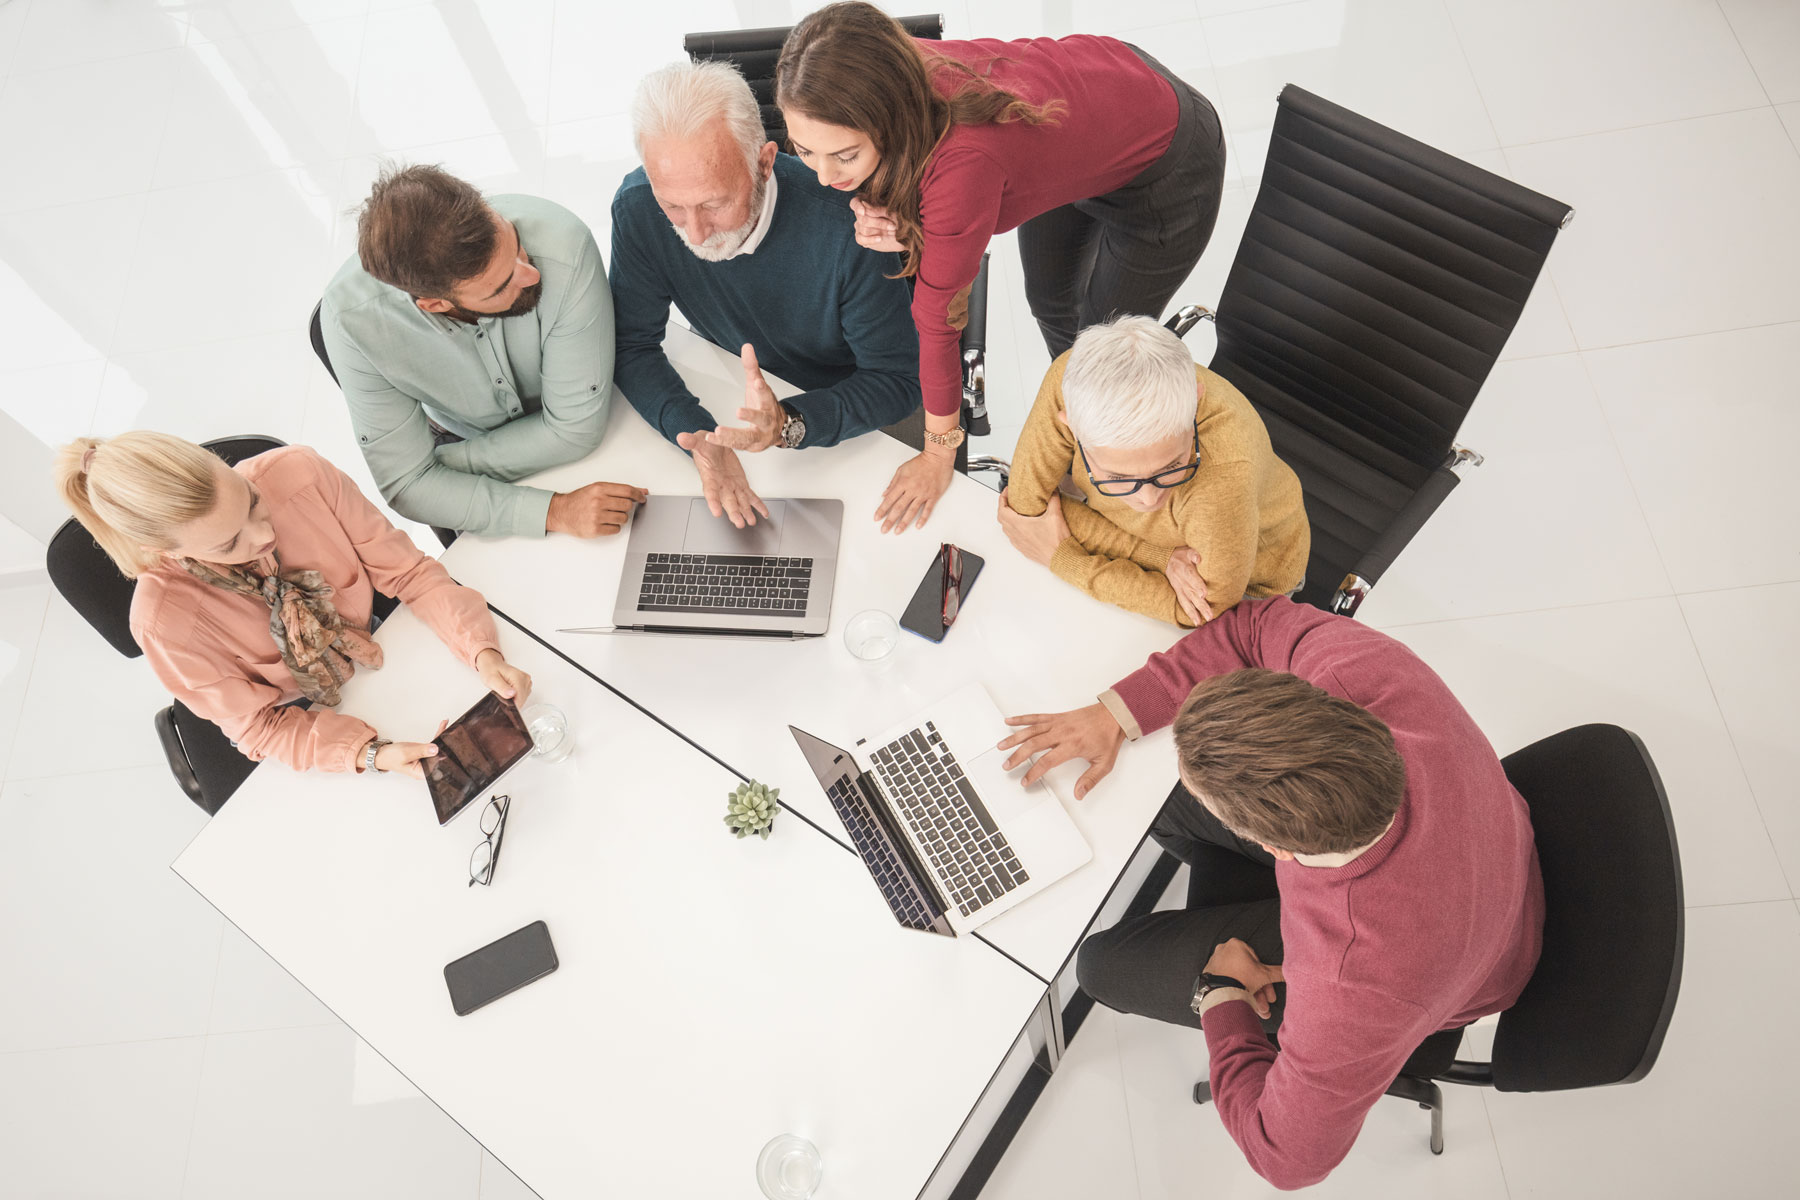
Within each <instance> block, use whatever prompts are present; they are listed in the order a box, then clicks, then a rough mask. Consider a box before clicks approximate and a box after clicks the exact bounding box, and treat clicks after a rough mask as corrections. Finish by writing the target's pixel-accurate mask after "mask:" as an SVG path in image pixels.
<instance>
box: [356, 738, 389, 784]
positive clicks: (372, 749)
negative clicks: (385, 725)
mask: <svg viewBox="0 0 1800 1200" xmlns="http://www.w3.org/2000/svg"><path fill="white" fill-rule="evenodd" d="M393 744H394V740H393V739H392V738H384V737H378V738H371V739H370V740H369V748H368V750H366V751H364V753H363V771H364V772H365V773H367V774H370V775H373V774H375V773H376V772H377V771H381V768H380V767H378V766H376V765H375V756H376V755H377V754H380V753H381V748H382V747H383V746H391V745H393ZM381 773H382V774H384V775H385V774H386V772H385V771H382V772H381Z"/></svg>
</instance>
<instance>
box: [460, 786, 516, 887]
mask: <svg viewBox="0 0 1800 1200" xmlns="http://www.w3.org/2000/svg"><path fill="white" fill-rule="evenodd" d="M511 807H512V797H511V796H495V797H493V798H492V799H490V800H489V801H488V802H487V806H486V807H485V808H483V809H482V810H481V832H482V835H483V836H482V839H481V844H480V845H479V846H477V847H475V851H474V853H472V854H470V855H469V886H470V887H474V886H475V885H476V884H480V885H481V886H482V887H486V886H488V885H489V884H490V883H492V882H494V867H495V865H496V864H497V863H499V861H500V843H501V842H503V841H505V840H506V812H507V810H508V809H509V808H511Z"/></svg>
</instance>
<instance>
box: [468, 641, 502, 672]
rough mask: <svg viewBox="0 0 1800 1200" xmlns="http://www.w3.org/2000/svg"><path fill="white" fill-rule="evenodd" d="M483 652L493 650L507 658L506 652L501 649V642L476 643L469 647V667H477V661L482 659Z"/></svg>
mask: <svg viewBox="0 0 1800 1200" xmlns="http://www.w3.org/2000/svg"><path fill="white" fill-rule="evenodd" d="M483 650H493V651H495V652H496V653H498V654H499V655H500V657H501V658H505V657H506V651H504V650H502V649H500V643H499V642H476V643H475V644H474V645H473V646H471V647H469V665H470V666H471V667H472V666H474V665H475V660H476V659H478V658H480V657H481V652H482V651H483Z"/></svg>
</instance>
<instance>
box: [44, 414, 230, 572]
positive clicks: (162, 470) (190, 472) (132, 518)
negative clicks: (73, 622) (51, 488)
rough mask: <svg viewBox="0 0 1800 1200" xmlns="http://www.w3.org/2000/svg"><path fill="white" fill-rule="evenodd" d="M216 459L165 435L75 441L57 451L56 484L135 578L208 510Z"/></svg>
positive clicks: (145, 433) (215, 490)
mask: <svg viewBox="0 0 1800 1200" xmlns="http://www.w3.org/2000/svg"><path fill="white" fill-rule="evenodd" d="M218 463H219V460H218V459H217V458H216V457H214V456H213V454H212V453H211V452H210V451H208V450H206V449H204V448H202V447H200V446H196V445H194V443H192V442H188V441H183V440H182V439H181V438H178V437H171V436H170V435H169V434H166V433H151V432H149V431H147V430H137V431H135V432H132V433H122V434H120V435H119V436H118V437H116V438H108V439H105V440H102V439H100V438H85V437H84V438H76V439H75V440H74V441H72V442H70V443H69V444H68V445H66V446H64V447H63V448H62V450H61V451H60V452H58V454H57V456H56V487H57V490H58V491H59V492H61V493H62V498H63V503H65V504H67V505H68V506H69V509H70V511H72V512H73V513H74V514H75V519H76V520H77V521H80V522H81V524H82V526H83V527H84V528H86V529H87V531H88V532H89V533H91V534H93V535H94V540H95V541H96V542H98V543H99V544H100V548H101V549H102V550H104V551H106V553H107V555H108V556H110V557H111V558H112V560H113V562H114V563H116V564H118V567H119V570H120V571H121V572H122V573H123V574H124V575H125V577H126V578H128V579H136V578H137V577H138V575H139V573H140V572H143V571H145V570H148V569H149V568H150V567H152V566H154V565H155V564H156V560H157V558H158V557H159V554H158V552H159V551H162V550H167V549H170V548H172V547H173V546H174V545H175V544H176V537H177V534H178V533H179V531H180V529H181V527H182V526H184V525H186V524H188V523H189V522H190V521H196V520H199V519H200V518H201V517H204V516H205V515H206V514H208V513H210V512H211V511H212V510H213V504H214V502H215V501H216V500H217V498H218V495H217V493H218V488H217V475H216V474H215V472H216V470H217V466H218Z"/></svg>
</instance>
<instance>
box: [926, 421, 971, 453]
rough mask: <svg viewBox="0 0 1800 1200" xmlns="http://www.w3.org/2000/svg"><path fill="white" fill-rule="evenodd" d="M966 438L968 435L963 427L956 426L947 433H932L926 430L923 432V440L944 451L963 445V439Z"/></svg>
mask: <svg viewBox="0 0 1800 1200" xmlns="http://www.w3.org/2000/svg"><path fill="white" fill-rule="evenodd" d="M968 436H969V435H968V434H967V433H966V432H964V430H963V427H962V426H961V425H958V426H957V427H956V428H955V429H952V430H951V431H950V432H949V433H933V432H931V430H929V429H927V430H926V431H925V440H926V441H928V442H930V443H931V444H932V445H934V446H942V447H944V449H946V450H954V449H956V448H957V447H958V446H960V445H962V444H963V439H964V438H966V437H968Z"/></svg>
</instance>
